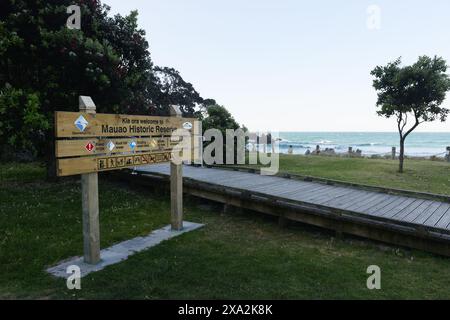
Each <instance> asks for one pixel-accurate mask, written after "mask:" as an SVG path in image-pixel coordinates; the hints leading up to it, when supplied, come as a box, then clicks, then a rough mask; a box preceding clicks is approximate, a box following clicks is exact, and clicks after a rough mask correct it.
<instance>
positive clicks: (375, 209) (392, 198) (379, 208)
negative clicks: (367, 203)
mask: <svg viewBox="0 0 450 320" xmlns="http://www.w3.org/2000/svg"><path fill="white" fill-rule="evenodd" d="M399 200H403V199H402V198H401V197H398V196H389V199H387V200H386V201H383V202H381V203H379V204H377V205H375V206H373V207H372V208H369V209H367V210H366V211H365V213H368V214H371V215H375V216H380V215H381V213H382V209H383V208H385V207H387V206H389V205H390V204H392V203H396V202H398V201H399Z"/></svg>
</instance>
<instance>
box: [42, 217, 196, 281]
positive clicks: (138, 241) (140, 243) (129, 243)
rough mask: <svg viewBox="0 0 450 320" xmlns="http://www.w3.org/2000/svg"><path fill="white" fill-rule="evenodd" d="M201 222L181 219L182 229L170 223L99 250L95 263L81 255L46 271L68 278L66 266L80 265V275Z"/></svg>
mask: <svg viewBox="0 0 450 320" xmlns="http://www.w3.org/2000/svg"><path fill="white" fill-rule="evenodd" d="M203 226H204V225H203V224H199V223H193V222H188V221H183V230H180V231H173V230H171V227H170V225H168V226H165V227H163V228H161V229H158V230H155V231H153V232H152V233H150V234H149V235H148V236H146V237H137V238H134V239H131V240H126V241H123V242H120V243H118V244H115V245H113V246H111V247H109V248H106V249H103V250H101V251H100V257H101V261H100V262H99V263H98V264H96V265H92V264H87V263H85V262H84V261H83V257H74V258H71V259H68V260H64V261H62V262H61V263H60V264H58V265H57V266H54V267H51V268H48V269H47V272H49V273H50V274H52V275H54V276H55V277H60V278H68V277H69V276H70V275H71V274H68V273H67V267H69V266H71V265H76V266H78V267H80V270H81V276H82V277H84V276H85V275H87V274H89V273H91V272H95V271H99V270H102V269H103V268H105V267H106V266H109V265H111V264H115V263H118V262H120V261H123V260H126V259H128V257H129V256H131V255H133V254H134V253H136V252H139V251H142V250H145V249H148V248H150V247H153V246H156V245H157V244H159V243H161V242H162V241H164V240H168V239H170V238H173V237H176V236H179V235H180V234H183V233H185V232H189V231H193V230H195V229H198V228H201V227H203Z"/></svg>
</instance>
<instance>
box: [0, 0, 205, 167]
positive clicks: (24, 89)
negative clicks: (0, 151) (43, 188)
mask: <svg viewBox="0 0 450 320" xmlns="http://www.w3.org/2000/svg"><path fill="white" fill-rule="evenodd" d="M73 4H77V5H79V6H80V8H81V29H80V30H74V29H69V28H67V27H66V21H67V19H68V17H69V14H67V12H66V10H67V7H68V6H70V5H73ZM108 13H109V7H107V6H105V5H102V4H101V2H100V1H98V0H89V1H84V0H78V1H73V0H55V1H44V0H36V1H26V0H4V1H1V2H0V90H1V94H2V97H1V100H2V106H1V108H2V109H1V110H2V111H1V112H2V115H3V116H2V119H1V120H0V121H1V123H2V127H1V132H0V139H1V140H0V148H4V147H5V144H6V143H8V144H9V145H13V146H14V147H15V148H23V147H27V148H28V147H30V146H33V147H34V149H35V150H36V151H37V152H38V155H39V156H43V155H44V154H47V156H49V157H51V156H52V155H53V152H52V151H51V145H52V138H53V112H54V111H56V110H61V111H76V110H77V109H78V96H80V95H89V96H91V97H92V98H93V100H94V101H95V103H96V105H97V111H98V112H108V113H126V114H153V115H157V114H165V113H167V110H168V106H169V104H172V103H173V104H179V105H181V106H182V108H183V111H184V112H185V113H186V114H190V115H192V114H194V113H195V108H196V107H198V105H199V104H200V103H201V102H202V98H201V97H200V95H199V94H198V93H197V92H196V91H195V89H194V88H193V86H192V85H191V84H190V83H187V82H185V81H184V80H183V79H182V78H181V76H180V74H179V73H178V72H177V71H176V70H173V69H170V68H158V69H157V70H155V67H154V65H153V62H152V60H151V58H150V52H149V44H148V42H147V40H146V38H145V31H144V30H141V29H138V23H137V16H138V13H137V12H136V11H133V12H131V13H130V14H129V15H127V16H121V15H115V16H114V17H111V16H109V15H108ZM160 72H162V73H163V77H162V78H164V77H169V75H170V77H171V78H173V79H175V80H176V81H173V82H172V83H171V85H170V90H168V89H167V85H166V82H165V81H162V80H161V79H162V78H161V76H160V75H158V74H157V73H160ZM166 75H167V76H166ZM19 109H20V110H19ZM22 109H23V110H22ZM13 129H14V130H13ZM30 130H35V132H34V134H32V135H30ZM13 131H14V133H13V134H12V135H11V132H13ZM43 146H46V147H45V148H44V147H43ZM49 161H51V159H50V158H49Z"/></svg>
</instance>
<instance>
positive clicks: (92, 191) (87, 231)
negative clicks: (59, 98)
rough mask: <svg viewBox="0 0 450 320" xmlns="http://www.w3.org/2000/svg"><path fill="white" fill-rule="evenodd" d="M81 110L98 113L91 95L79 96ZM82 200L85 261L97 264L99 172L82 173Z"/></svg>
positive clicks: (98, 258)
mask: <svg viewBox="0 0 450 320" xmlns="http://www.w3.org/2000/svg"><path fill="white" fill-rule="evenodd" d="M79 107H80V112H86V113H96V110H95V109H96V108H95V104H94V102H93V101H92V99H91V98H90V97H82V96H80V98H79ZM81 200H82V208H83V249H84V262H86V263H89V264H97V263H98V262H99V261H100V225H99V224H100V223H99V209H98V174H97V173H96V172H95V173H85V174H82V175H81Z"/></svg>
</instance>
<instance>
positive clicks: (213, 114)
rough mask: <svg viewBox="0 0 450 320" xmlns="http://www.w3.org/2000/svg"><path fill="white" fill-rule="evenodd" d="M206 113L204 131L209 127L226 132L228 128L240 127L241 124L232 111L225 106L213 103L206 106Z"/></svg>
mask: <svg viewBox="0 0 450 320" xmlns="http://www.w3.org/2000/svg"><path fill="white" fill-rule="evenodd" d="M205 109H206V112H205V113H206V115H205V118H204V119H203V122H202V126H203V132H204V131H206V130H208V129H218V130H220V131H221V132H222V133H223V134H225V130H226V129H235V130H236V129H238V128H239V124H238V123H237V122H236V120H234V118H233V116H232V115H231V113H230V112H229V111H228V110H227V109H226V108H225V107H223V106H220V105H218V104H213V105H209V106H206V107H205Z"/></svg>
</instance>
